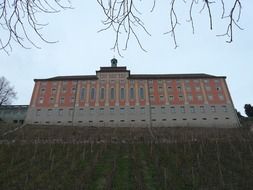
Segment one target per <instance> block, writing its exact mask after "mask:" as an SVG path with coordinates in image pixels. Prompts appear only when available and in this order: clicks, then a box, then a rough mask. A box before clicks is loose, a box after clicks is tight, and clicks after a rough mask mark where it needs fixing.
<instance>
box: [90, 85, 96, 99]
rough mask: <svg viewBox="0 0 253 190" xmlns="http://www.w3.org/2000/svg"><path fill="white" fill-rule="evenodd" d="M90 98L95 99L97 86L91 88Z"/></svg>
mask: <svg viewBox="0 0 253 190" xmlns="http://www.w3.org/2000/svg"><path fill="white" fill-rule="evenodd" d="M90 99H91V100H94V99H95V88H91V91H90Z"/></svg>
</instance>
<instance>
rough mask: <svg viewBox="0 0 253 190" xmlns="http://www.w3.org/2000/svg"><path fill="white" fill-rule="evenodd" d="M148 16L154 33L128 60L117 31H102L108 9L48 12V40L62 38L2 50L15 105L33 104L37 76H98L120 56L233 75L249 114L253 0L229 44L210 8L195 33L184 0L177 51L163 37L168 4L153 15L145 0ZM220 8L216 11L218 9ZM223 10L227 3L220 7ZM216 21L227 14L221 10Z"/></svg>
mask: <svg viewBox="0 0 253 190" xmlns="http://www.w3.org/2000/svg"><path fill="white" fill-rule="evenodd" d="M140 3H142V6H141V11H142V17H143V18H144V22H145V26H146V28H147V29H148V30H149V32H150V33H151V34H152V36H151V37H149V36H147V35H145V34H144V33H143V32H141V31H139V32H140V33H139V34H140V40H141V41H142V45H143V46H144V48H145V49H146V50H147V52H143V51H142V50H141V49H140V48H139V47H138V45H137V43H136V41H135V40H134V39H131V40H130V42H129V46H128V49H127V51H122V54H123V56H124V58H121V57H119V56H118V55H117V53H116V52H114V51H112V50H111V47H112V46H113V42H114V37H115V35H114V33H113V32H112V31H111V30H108V31H105V32H102V33H98V32H97V31H98V30H100V29H101V28H102V27H103V25H102V24H101V20H102V19H103V18H104V16H103V13H102V10H101V9H100V7H99V6H98V4H97V2H96V1H89V2H87V1H81V0H79V1H77V0H75V1H72V5H73V7H74V9H72V10H67V11H62V12H60V13H59V14H53V15H47V16H46V15H43V16H41V18H40V19H41V20H45V21H48V22H49V25H48V26H47V27H45V28H44V29H43V34H44V36H45V37H46V38H47V39H48V40H59V42H58V43H56V44H45V43H43V42H41V41H38V43H37V44H39V46H41V47H42V49H36V48H33V49H31V50H26V49H22V48H21V47H19V46H17V45H13V51H12V52H10V55H7V54H6V53H4V52H3V51H2V52H0V57H1V61H0V65H1V68H0V76H5V77H6V78H7V79H8V80H9V81H10V82H11V84H12V85H14V86H15V89H16V91H17V93H18V98H17V100H15V101H14V102H13V104H29V102H30V98H31V94H32V90H33V85H34V82H33V79H34V78H48V77H53V76H58V75H88V74H95V70H98V69H99V67H100V66H109V65H110V59H111V58H112V57H113V56H115V57H116V58H117V59H118V64H119V65H120V66H127V67H128V69H130V70H131V73H139V74H140V73H142V74H149V73H152V74H153V73H154V74H155V73H158V74H159V73H168V74H170V73H207V74H213V75H222V76H227V83H228V86H229V89H230V93H231V95H232V98H233V101H234V104H235V107H236V108H237V109H238V110H239V111H241V112H242V113H244V110H243V106H244V104H245V103H251V104H253V75H252V72H253V65H252V61H253V26H252V23H253V11H252V7H253V2H252V1H242V3H243V4H242V6H243V9H242V15H241V21H240V26H241V27H242V28H244V30H243V31H239V30H238V29H236V28H235V29H234V42H233V43H232V44H228V43H226V42H225V41H226V38H224V37H216V35H217V34H222V33H224V32H225V31H226V27H225V25H224V23H226V22H227V21H226V20H224V21H221V20H218V22H216V21H215V23H214V30H212V31H210V30H209V25H208V24H209V20H208V17H207V14H206V12H203V13H202V14H199V10H200V9H201V7H196V8H195V13H196V14H194V15H193V16H194V19H195V20H194V21H195V34H194V35H193V34H192V31H191V25H190V23H189V22H187V21H186V20H187V19H188V11H187V10H186V9H184V7H186V6H185V5H184V3H183V1H182V3H181V4H179V5H178V6H177V7H178V9H177V10H178V15H179V17H180V18H179V19H180V25H179V26H178V29H177V31H176V32H177V33H176V35H177V40H178V44H179V47H178V48H177V49H174V44H173V41H172V38H171V37H170V35H163V33H164V32H167V31H168V30H169V28H168V23H169V19H168V6H167V4H166V3H168V1H166V2H158V1H157V5H156V8H155V10H154V12H152V13H150V9H151V7H152V3H150V4H148V3H145V2H144V1H141V2H140ZM212 6H214V9H216V8H217V7H215V5H212ZM220 9H221V7H220ZM220 9H219V12H217V13H216V16H215V15H214V19H217V18H218V17H220V16H221V10H220ZM121 47H122V48H123V45H122V46H121Z"/></svg>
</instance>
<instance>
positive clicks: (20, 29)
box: [0, 0, 70, 53]
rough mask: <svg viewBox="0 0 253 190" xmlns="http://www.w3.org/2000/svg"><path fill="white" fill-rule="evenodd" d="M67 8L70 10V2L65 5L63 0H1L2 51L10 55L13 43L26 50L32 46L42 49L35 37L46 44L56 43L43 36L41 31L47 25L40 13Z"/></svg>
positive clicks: (0, 45)
mask: <svg viewBox="0 0 253 190" xmlns="http://www.w3.org/2000/svg"><path fill="white" fill-rule="evenodd" d="M67 8H70V2H69V1H67V5H64V4H63V3H62V2H61V0H52V1H48V0H25V1H24V0H0V32H1V36H0V50H4V51H6V52H7V53H8V51H9V50H12V41H14V42H16V43H17V44H19V45H20V46H22V47H23V48H26V49H29V48H30V45H32V46H34V47H36V48H40V47H39V46H38V45H36V43H35V42H34V41H35V40H34V36H37V37H39V38H40V39H41V40H42V41H44V42H46V43H55V42H52V41H48V40H47V39H46V38H45V37H44V36H43V34H42V32H41V29H43V27H45V26H46V25H47V24H45V23H42V22H40V21H39V19H38V17H39V15H40V13H42V14H43V13H44V14H50V13H58V12H59V11H60V10H61V9H67ZM29 44H30V45H29Z"/></svg>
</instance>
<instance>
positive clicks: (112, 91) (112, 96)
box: [110, 88, 115, 100]
mask: <svg viewBox="0 0 253 190" xmlns="http://www.w3.org/2000/svg"><path fill="white" fill-rule="evenodd" d="M110 97H111V100H114V97H115V90H114V88H111V96H110Z"/></svg>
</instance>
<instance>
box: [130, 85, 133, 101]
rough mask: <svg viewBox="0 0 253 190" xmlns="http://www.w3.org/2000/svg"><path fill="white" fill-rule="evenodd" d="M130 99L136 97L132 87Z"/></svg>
mask: <svg viewBox="0 0 253 190" xmlns="http://www.w3.org/2000/svg"><path fill="white" fill-rule="evenodd" d="M130 99H134V88H132V87H131V88H130Z"/></svg>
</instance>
